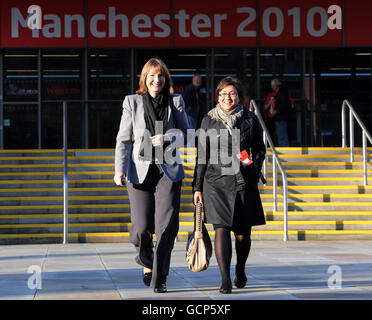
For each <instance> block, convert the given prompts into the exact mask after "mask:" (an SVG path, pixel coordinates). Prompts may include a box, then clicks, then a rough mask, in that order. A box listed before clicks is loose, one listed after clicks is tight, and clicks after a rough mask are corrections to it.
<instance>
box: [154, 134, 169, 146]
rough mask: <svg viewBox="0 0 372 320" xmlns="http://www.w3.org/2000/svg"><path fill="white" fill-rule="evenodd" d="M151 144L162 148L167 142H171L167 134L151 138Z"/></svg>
mask: <svg viewBox="0 0 372 320" xmlns="http://www.w3.org/2000/svg"><path fill="white" fill-rule="evenodd" d="M151 142H152V145H153V146H154V147H158V146H162V145H164V143H165V142H170V138H169V136H168V135H166V134H158V135H156V136H152V137H151Z"/></svg>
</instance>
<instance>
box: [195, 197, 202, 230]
mask: <svg viewBox="0 0 372 320" xmlns="http://www.w3.org/2000/svg"><path fill="white" fill-rule="evenodd" d="M202 210H203V205H202V204H201V203H200V202H198V203H197V205H196V210H195V231H196V232H200V233H201V232H202Z"/></svg>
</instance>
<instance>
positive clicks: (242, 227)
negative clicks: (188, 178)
mask: <svg viewBox="0 0 372 320" xmlns="http://www.w3.org/2000/svg"><path fill="white" fill-rule="evenodd" d="M215 99H216V102H217V105H216V107H215V108H213V109H212V110H211V111H209V112H208V113H207V115H205V116H204V118H203V121H202V123H201V127H200V129H201V130H204V131H205V132H208V130H211V131H210V132H214V133H213V137H212V136H211V137H209V136H208V135H207V139H206V143H200V141H199V143H198V158H197V160H196V167H195V172H194V180H193V183H192V188H193V194H194V204H195V205H196V204H197V203H198V202H201V203H203V205H204V211H205V216H204V218H205V222H206V223H211V224H213V228H214V230H215V240H214V244H215V245H214V248H215V253H216V258H217V262H218V266H219V269H220V273H221V280H222V281H221V282H222V283H221V287H220V293H222V294H228V293H231V292H232V283H231V278H230V265H231V258H232V241H231V231H233V232H234V234H235V249H236V261H237V264H236V267H235V276H234V284H235V286H236V287H237V288H243V287H244V286H245V285H246V283H247V277H246V274H245V264H246V261H247V259H248V255H249V252H250V248H251V238H250V237H251V227H252V226H255V225H262V224H265V216H264V211H263V208H262V203H261V198H260V193H259V191H258V181H259V178H260V177H261V167H262V163H263V161H264V159H265V154H266V147H265V144H264V142H263V139H262V128H261V126H260V124H259V122H258V119H257V117H256V116H255V115H254V113H253V112H251V111H249V110H248V109H247V108H245V107H244V106H243V103H244V102H243V99H244V93H243V91H242V86H241V85H240V83H239V82H238V80H237V79H234V78H231V77H227V78H224V79H222V80H221V82H220V83H219V84H218V86H217V89H216V94H215ZM234 129H239V137H238V141H237V144H238V145H237V146H233V143H232V141H234V140H232V132H233V131H232V130H234ZM226 131H227V132H226ZM234 135H235V131H234ZM222 136H227V137H228V139H229V141H230V142H231V143H223V142H222V141H223V140H222V138H221V137H222ZM216 137H217V139H219V140H220V141H219V143H218V145H217V146H216V145H214V144H216V143H212V141H213V140H212V139H214V140H215V138H216ZM199 140H201V139H199ZM215 149H216V150H217V155H218V157H216V156H214V157H213V154H215V152H214V151H215ZM233 150H235V151H236V150H238V151H237V153H238V154H235V152H234V151H233ZM239 150H240V153H239ZM199 151H200V153H199ZM227 154H230V155H232V157H234V158H235V157H236V161H237V167H236V168H237V170H234V171H231V172H226V170H225V169H226V163H225V161H224V160H223V155H227ZM199 155H203V156H202V157H199ZM239 155H241V157H240V161H239V160H238V159H239ZM249 158H250V160H252V161H251V162H249V161H248V160H249ZM231 160H232V161H234V159H233V158H232V159H231Z"/></svg>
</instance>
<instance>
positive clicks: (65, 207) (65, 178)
mask: <svg viewBox="0 0 372 320" xmlns="http://www.w3.org/2000/svg"><path fill="white" fill-rule="evenodd" d="M67 156H68V155H67V103H66V101H63V244H67V243H68V172H67V162H68V160H67Z"/></svg>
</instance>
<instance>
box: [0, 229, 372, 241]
mask: <svg viewBox="0 0 372 320" xmlns="http://www.w3.org/2000/svg"><path fill="white" fill-rule="evenodd" d="M208 233H209V234H210V235H214V234H215V232H214V231H209V232H208ZM189 234H190V232H187V231H180V232H178V236H180V235H184V236H187V235H189ZM288 234H289V235H299V234H300V235H305V236H306V234H324V235H327V234H329V235H340V236H341V235H347V234H372V230H306V231H296V230H289V231H288ZM129 235H130V234H129V232H105V233H102V232H94V233H69V238H70V237H71V238H76V237H129ZM252 235H283V231H281V230H273V231H266V230H262V231H257V230H253V231H252ZM62 237H63V234H62V233H44V234H41V233H38V234H0V239H22V238H23V239H25V238H62Z"/></svg>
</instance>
